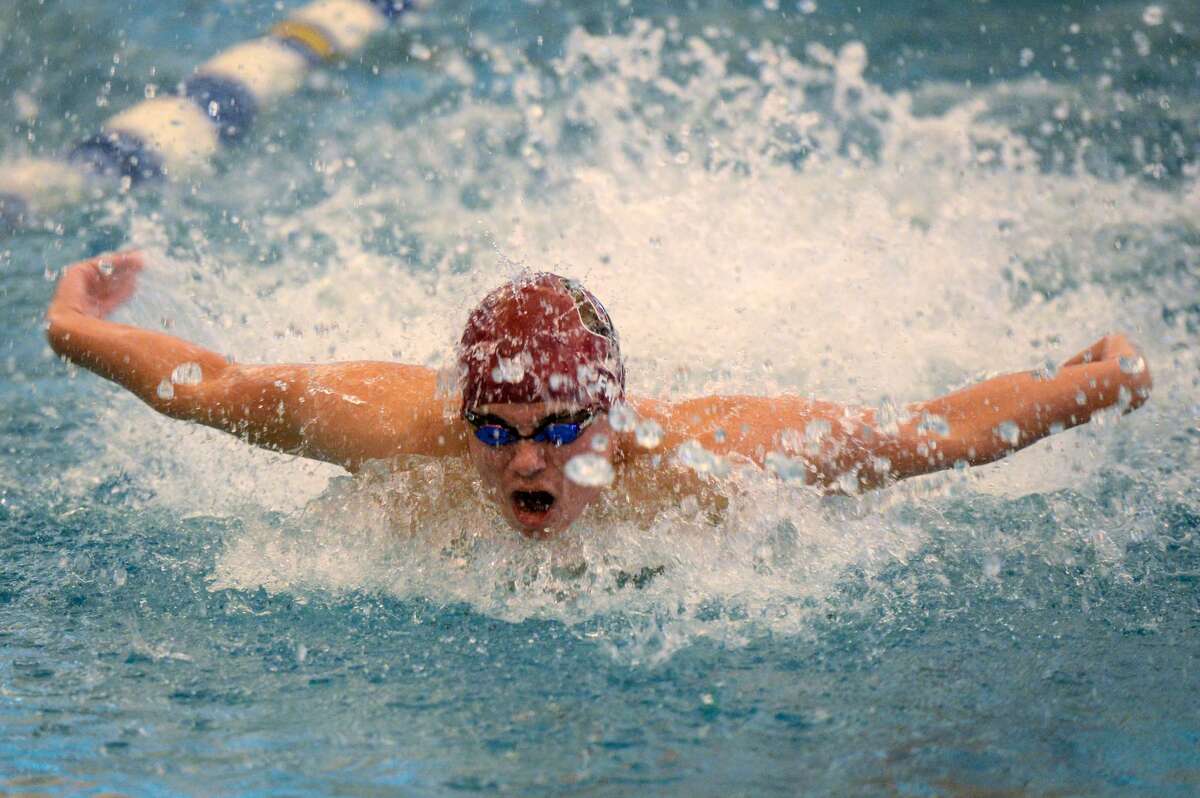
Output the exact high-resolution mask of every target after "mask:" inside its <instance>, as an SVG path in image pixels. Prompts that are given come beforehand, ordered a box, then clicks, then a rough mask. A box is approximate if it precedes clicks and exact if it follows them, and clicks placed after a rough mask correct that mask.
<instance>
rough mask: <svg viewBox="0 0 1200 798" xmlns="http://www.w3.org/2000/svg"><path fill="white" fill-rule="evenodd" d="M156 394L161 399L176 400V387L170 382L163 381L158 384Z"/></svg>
mask: <svg viewBox="0 0 1200 798" xmlns="http://www.w3.org/2000/svg"><path fill="white" fill-rule="evenodd" d="M155 393H157V394H158V398H159V399H174V398H175V386H174V385H172V384H171V381H170V380H163V381H162V382H160V383H159V384H158V389H157V390H156V391H155Z"/></svg>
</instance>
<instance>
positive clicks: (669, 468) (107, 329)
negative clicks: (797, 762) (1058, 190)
mask: <svg viewBox="0 0 1200 798" xmlns="http://www.w3.org/2000/svg"><path fill="white" fill-rule="evenodd" d="M143 265H144V263H143V259H142V256H141V255H140V254H139V253H137V252H123V253H118V254H114V255H105V256H101V257H98V258H93V259H92V260H88V261H83V262H81V263H76V264H74V265H72V266H70V267H68V268H67V269H66V270H65V271H64V273H63V276H62V279H61V280H60V282H59V285H58V289H57V291H56V293H55V295H54V298H53V300H52V301H51V303H50V307H49V310H48V313H47V319H48V322H49V325H48V329H47V335H48V337H49V340H50V345H51V346H52V347H53V349H54V351H55V352H57V353H58V354H59V355H61V356H63V357H65V358H67V359H69V360H71V361H72V362H74V363H76V364H78V365H80V366H83V367H85V368H88V369H91V370H92V371H94V372H96V373H97V374H99V375H100V376H102V377H105V378H107V379H110V380H112V381H114V382H116V383H118V384H119V385H121V386H123V387H125V388H126V389H128V390H130V391H132V392H133V393H134V394H135V395H137V396H138V398H140V399H141V400H142V401H143V402H145V403H146V404H148V405H150V406H151V407H152V408H154V409H155V410H157V411H159V412H160V413H164V414H166V415H168V416H171V417H172V418H178V419H184V420H187V421H195V422H199V423H201V424H205V425H208V426H211V427H216V428H217V429H221V430H224V431H226V432H229V433H231V434H233V435H236V436H238V437H239V438H241V439H243V440H245V441H247V442H249V443H252V444H254V445H257V446H262V447H265V448H268V449H273V450H276V451H280V452H288V453H292V454H297V455H300V456H302V457H309V458H314V459H317V460H323V461H326V462H330V463H336V464H337V465H340V466H342V467H344V468H346V469H348V470H349V471H351V472H354V471H357V470H359V469H360V468H361V467H363V465H364V464H366V463H368V462H370V461H376V460H383V461H388V460H398V459H399V458H403V457H406V456H411V455H421V456H426V457H464V456H465V457H469V458H470V461H471V462H472V463H473V464H474V467H475V469H476V471H477V472H478V474H479V478H480V480H481V483H482V485H483V487H484V489H485V491H486V492H487V495H488V496H489V497H490V498H491V500H492V501H494V502H495V504H496V506H497V507H498V508H499V510H500V513H501V514H502V515H503V516H504V518H505V519H506V520H507V521H508V523H509V524H510V525H511V526H512V527H513V528H514V529H516V530H518V531H519V532H521V533H522V534H523V535H526V536H528V537H531V538H550V537H553V536H554V535H556V534H558V533H560V532H562V531H563V530H564V529H566V528H567V527H569V526H570V525H571V523H572V522H574V521H575V520H576V519H577V518H578V517H579V516H580V514H581V513H582V512H583V511H584V509H585V508H586V507H587V506H588V505H589V504H590V503H592V502H593V501H595V500H596V498H597V497H598V496H599V495H600V494H601V492H602V491H603V490H604V489H605V488H604V486H603V483H604V482H607V481H608V480H607V479H605V478H604V477H605V475H606V473H607V472H608V471H609V470H613V469H615V471H616V472H617V473H622V474H624V475H625V476H626V477H628V478H626V479H623V480H622V481H621V485H622V487H623V493H624V494H625V496H627V497H628V500H629V501H631V502H640V501H644V500H652V499H653V498H654V494H660V495H659V496H658V498H659V499H660V500H661V498H662V497H661V494H662V493H664V492H666V493H667V494H668V495H670V492H671V490H672V489H673V488H675V489H677V486H679V485H681V484H683V483H684V482H685V481H686V480H687V479H688V476H687V471H686V469H684V468H682V467H680V466H679V465H678V464H677V463H674V461H673V460H672V458H671V457H670V453H672V452H675V451H677V450H678V449H679V447H680V446H681V445H689V446H695V444H694V443H689V442H691V441H696V442H698V443H699V444H700V445H701V446H703V447H704V448H705V449H707V450H709V451H710V452H713V453H715V454H717V455H720V456H722V457H726V458H729V459H730V460H735V461H739V460H740V461H743V462H753V463H756V464H757V465H758V466H760V467H764V466H765V465H766V461H767V459H768V454H769V453H771V452H777V451H780V450H781V449H788V448H789V446H790V447H791V448H792V451H791V452H790V453H791V454H793V455H796V456H798V457H800V458H802V459H801V460H800V461H799V462H801V463H802V464H803V468H804V471H805V476H806V479H807V481H808V482H809V483H811V484H814V485H817V486H820V487H822V488H825V489H827V490H835V491H857V490H863V489H869V488H877V487H880V486H883V485H887V484H889V483H891V482H893V481H895V480H899V479H905V478H907V477H912V476H917V475H919V474H927V473H930V472H933V471H938V470H941V469H945V468H949V467H951V466H953V465H955V464H956V463H967V464H971V465H978V464H982V463H989V462H991V461H993V460H996V459H998V458H1000V457H1003V456H1004V455H1006V454H1008V453H1010V452H1012V451H1015V450H1016V449H1020V448H1023V447H1025V446H1028V445H1029V444H1031V443H1033V442H1035V441H1037V440H1040V439H1041V438H1044V437H1046V436H1047V435H1050V434H1052V433H1054V432H1058V431H1060V430H1063V429H1067V428H1069V427H1074V426H1076V425H1078V424H1083V423H1086V422H1087V421H1088V420H1090V419H1091V418H1092V416H1093V415H1094V414H1095V413H1096V412H1097V411H1099V410H1102V409H1104V408H1107V407H1110V406H1116V407H1118V408H1119V409H1120V410H1121V411H1123V412H1128V411H1130V410H1133V409H1135V408H1137V407H1139V406H1141V405H1142V404H1143V403H1144V402H1145V401H1146V399H1147V398H1148V397H1149V395H1150V388H1151V386H1152V381H1151V378H1150V371H1149V369H1148V368H1147V367H1146V364H1145V362H1144V361H1143V360H1142V358H1141V356H1140V355H1139V353H1138V351H1137V350H1136V349H1135V348H1134V347H1133V346H1132V345H1131V344H1130V342H1129V341H1127V340H1126V339H1125V338H1124V337H1123V336H1121V335H1109V336H1106V337H1104V338H1102V339H1100V340H1099V341H1097V342H1096V343H1095V344H1093V345H1092V346H1090V347H1088V348H1087V349H1085V350H1084V351H1083V352H1080V353H1079V354H1078V355H1076V356H1075V357H1073V358H1071V359H1070V360H1067V361H1066V362H1065V363H1063V365H1062V367H1061V368H1059V369H1058V371H1057V372H1056V373H1053V374H1051V373H1048V372H1045V371H1043V372H1024V373H1018V374H1009V375H1005V376H1002V377H996V378H994V379H990V380H987V381H985V382H982V383H979V384H977V385H974V386H971V387H969V388H965V389H963V390H960V391H955V392H954V393H951V394H948V395H946V396H942V397H939V398H936V399H931V400H929V401H926V402H918V403H916V404H912V405H909V406H908V408H907V413H906V414H904V417H903V418H901V419H899V420H892V421H891V422H890V423H889V422H887V420H885V419H880V418H879V417H878V415H877V413H876V411H875V410H873V409H870V408H860V407H845V406H841V405H837V404H831V403H828V402H817V401H812V400H808V399H804V398H801V397H797V396H775V397H759V396H710V397H704V398H699V399H690V400H684V401H677V402H669V401H661V400H651V399H639V398H629V399H626V397H625V369H624V364H623V361H622V359H621V352H620V347H619V342H618V338H617V333H616V330H615V329H614V327H613V324H612V321H611V319H609V316H608V313H607V312H606V311H605V309H604V307H603V306H602V305H601V304H600V302H599V301H598V300H597V299H596V298H595V297H594V296H592V294H591V293H589V292H588V291H587V290H586V289H584V288H583V287H582V286H580V285H579V284H578V283H576V282H574V281H571V280H567V279H565V278H562V277H559V276H556V275H552V274H527V275H522V276H520V277H517V278H515V279H514V280H512V281H511V282H509V283H506V284H504V285H502V286H500V287H499V288H497V289H496V290H494V291H492V292H491V293H490V294H488V295H487V296H486V297H485V298H484V299H483V301H482V302H481V303H480V304H479V305H478V306H477V307H476V308H475V309H474V310H473V311H472V312H471V314H470V317H469V318H468V320H467V324H466V328H465V330H464V331H463V334H462V338H461V340H460V342H459V345H458V366H459V377H460V383H461V390H462V395H461V405H460V406H459V407H458V408H457V412H453V413H447V412H445V409H446V407H447V400H446V399H445V397H444V396H442V397H440V396H439V394H438V390H437V377H436V374H435V372H434V371H432V370H430V369H427V368H422V367H419V366H410V365H404V364H400V363H385V362H347V363H332V364H325V365H316V364H297V365H260V366H254V365H243V364H239V363H230V362H229V361H228V360H226V358H225V357H223V356H221V355H218V354H216V353H214V352H210V351H208V350H206V349H204V348H202V347H200V346H197V345H195V344H192V343H189V342H187V341H183V340H180V339H178V338H174V337H172V336H169V335H165V334H163V333H160V332H154V331H150V330H144V329H139V328H136V327H131V326H128V325H123V324H116V323H114V322H111V321H107V320H106V319H105V317H106V316H108V315H109V314H110V313H111V312H112V311H113V310H114V309H115V308H117V307H118V306H119V305H120V304H121V303H122V302H124V301H125V300H127V299H128V298H129V297H130V296H131V295H132V294H133V292H134V290H135V287H136V279H137V273H138V272H139V271H140V270H141V269H142V268H143ZM630 410H632V411H633V413H635V414H636V416H638V417H640V419H641V420H642V421H641V423H642V424H643V425H648V426H643V428H642V433H643V434H642V435H641V438H642V443H646V442H647V441H646V439H647V438H648V437H651V438H655V439H657V445H655V446H653V448H648V447H645V446H643V445H641V444H639V441H638V440H637V438H638V435H637V434H636V433H635V431H634V430H633V429H632V426H633V425H632V424H631V423H630V419H631V418H632V414H631V413H630ZM647 429H649V430H652V434H649V435H647V434H646V430H647ZM801 433H803V435H802V436H801ZM797 441H800V445H799V446H797ZM796 448H799V449H800V451H795V449H796ZM664 455H666V456H665V457H664ZM580 456H584V457H583V459H582V460H580V461H578V463H583V464H586V468H582V469H580V468H579V467H578V464H577V465H576V466H574V467H571V466H568V464H569V463H571V462H572V460H573V459H575V458H577V457H580ZM580 472H588V473H589V474H590V475H591V476H593V477H594V476H595V474H596V473H597V472H599V475H600V477H601V478H599V479H595V478H591V477H589V478H580ZM569 475H571V476H574V477H575V479H572V478H570V476H569Z"/></svg>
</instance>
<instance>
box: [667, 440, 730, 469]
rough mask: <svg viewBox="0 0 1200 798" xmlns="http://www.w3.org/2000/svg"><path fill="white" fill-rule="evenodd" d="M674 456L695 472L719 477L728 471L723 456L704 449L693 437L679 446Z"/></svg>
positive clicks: (727, 465)
mask: <svg viewBox="0 0 1200 798" xmlns="http://www.w3.org/2000/svg"><path fill="white" fill-rule="evenodd" d="M675 456H676V457H677V458H678V460H679V462H680V463H681V464H682V465H685V466H687V467H688V468H690V469H692V470H693V471H695V472H696V473H697V474H712V475H713V476H717V477H720V476H724V475H726V474H728V473H729V464H728V463H726V462H725V460H724V459H723V458H721V457H719V456H718V455H716V454H714V453H713V452H710V451H709V450H708V449H705V448H704V447H703V446H701V445H700V441H697V440H694V439H693V440H690V441H687V442H685V443H684V444H683V445H682V446H680V447H679V449H678V450H677V451H676V452H675Z"/></svg>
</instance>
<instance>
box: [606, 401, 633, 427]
mask: <svg viewBox="0 0 1200 798" xmlns="http://www.w3.org/2000/svg"><path fill="white" fill-rule="evenodd" d="M608 424H609V426H611V427H612V428H613V429H614V430H616V431H617V432H630V431H632V430H633V428H634V427H635V426H636V425H637V414H636V413H634V412H633V408H632V407H630V406H629V405H627V404H624V403H621V404H615V405H613V406H612V409H611V410H609V411H608Z"/></svg>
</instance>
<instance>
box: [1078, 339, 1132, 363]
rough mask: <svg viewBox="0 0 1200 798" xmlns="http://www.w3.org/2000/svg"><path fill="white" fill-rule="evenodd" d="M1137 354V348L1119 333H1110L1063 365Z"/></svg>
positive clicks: (1097, 361) (1095, 361) (1096, 361)
mask: <svg viewBox="0 0 1200 798" xmlns="http://www.w3.org/2000/svg"><path fill="white" fill-rule="evenodd" d="M1137 354H1138V351H1137V348H1136V347H1135V346H1134V345H1133V344H1131V343H1130V342H1129V339H1128V338H1126V337H1125V336H1124V335H1122V334H1121V333H1110V334H1108V335H1106V336H1104V337H1103V338H1101V339H1100V340H1099V341H1097V342H1096V343H1094V344H1092V345H1091V346H1089V347H1088V348H1087V349H1085V350H1083V351H1082V352H1080V353H1079V354H1077V355H1075V356H1074V357H1073V358H1071V359H1070V360H1067V361H1065V362H1064V363H1063V366H1080V365H1083V364H1084V363H1099V362H1100V361H1102V360H1113V359H1115V358H1118V357H1130V356H1136V355H1137Z"/></svg>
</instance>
